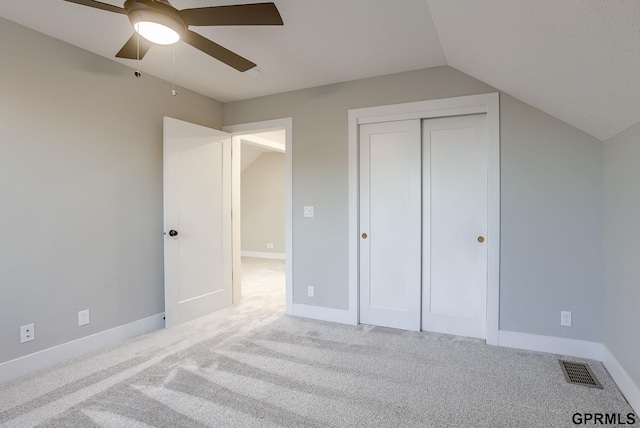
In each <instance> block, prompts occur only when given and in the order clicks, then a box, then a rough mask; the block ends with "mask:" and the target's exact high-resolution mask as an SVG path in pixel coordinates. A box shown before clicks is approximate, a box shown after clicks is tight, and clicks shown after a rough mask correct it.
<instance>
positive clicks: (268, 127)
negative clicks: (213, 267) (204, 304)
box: [222, 117, 293, 315]
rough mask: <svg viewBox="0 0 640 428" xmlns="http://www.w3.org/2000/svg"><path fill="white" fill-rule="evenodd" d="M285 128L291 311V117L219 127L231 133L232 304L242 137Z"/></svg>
mask: <svg viewBox="0 0 640 428" xmlns="http://www.w3.org/2000/svg"><path fill="white" fill-rule="evenodd" d="M278 129H284V130H285V153H284V162H285V167H284V168H285V198H286V207H285V269H286V273H285V278H286V279H285V281H286V313H287V314H288V315H292V314H293V181H292V177H293V175H292V170H293V169H292V159H293V153H292V146H293V144H292V143H293V118H291V117H287V118H282V119H273V120H265V121H261V122H250V123H242V124H237V125H227V126H223V127H222V130H223V131H224V132H228V133H230V134H231V211H232V216H231V228H232V236H233V243H232V246H231V252H232V260H233V265H232V281H233V287H232V288H233V303H237V302H238V301H239V300H240V295H241V292H240V290H241V287H240V279H241V274H242V272H241V261H240V260H241V254H240V251H241V240H240V229H241V221H240V218H241V216H240V209H241V207H240V175H241V173H242V166H241V164H240V156H237V155H236V154H237V153H239V152H240V150H241V141H240V140H241V138H240V137H241V136H242V135H247V134H256V133H260V132H268V131H274V130H278Z"/></svg>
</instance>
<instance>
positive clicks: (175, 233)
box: [169, 229, 178, 236]
mask: <svg viewBox="0 0 640 428" xmlns="http://www.w3.org/2000/svg"><path fill="white" fill-rule="evenodd" d="M176 235H178V231H177V230H173V229H171V230H170V231H169V236H176Z"/></svg>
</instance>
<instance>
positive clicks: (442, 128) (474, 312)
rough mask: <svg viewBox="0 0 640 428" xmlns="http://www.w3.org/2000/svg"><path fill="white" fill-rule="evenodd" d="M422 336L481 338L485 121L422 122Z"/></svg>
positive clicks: (483, 118)
mask: <svg viewBox="0 0 640 428" xmlns="http://www.w3.org/2000/svg"><path fill="white" fill-rule="evenodd" d="M422 169H423V176H422V181H423V195H422V197H423V208H422V209H423V222H422V227H423V229H422V233H423V242H424V246H423V255H422V256H423V276H422V281H423V290H422V292H423V305H422V329H423V330H427V331H433V332H439V333H449V334H455V335H461V336H470V337H478V338H485V337H486V315H487V314H486V301H487V297H486V296H487V241H486V240H487V239H491V237H490V236H487V235H486V233H487V137H486V115H484V114H482V115H472V116H457V117H449V118H441V119H430V120H425V121H424V122H423V168H422Z"/></svg>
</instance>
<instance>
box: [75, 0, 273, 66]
mask: <svg viewBox="0 0 640 428" xmlns="http://www.w3.org/2000/svg"><path fill="white" fill-rule="evenodd" d="M65 1H67V2H69V3H76V4H80V5H83V6H89V7H93V8H95V9H101V10H106V11H108V12H115V13H120V14H123V15H127V16H128V17H129V21H130V22H131V25H133V28H134V29H135V30H136V32H137V34H136V33H134V34H133V35H132V36H131V37H130V38H129V40H128V41H127V42H126V43H125V44H124V46H123V47H122V49H120V51H119V52H118V53H117V54H116V57H117V58H128V59H142V57H143V56H144V55H145V54H146V53H147V51H148V50H149V49H150V48H151V46H153V44H154V43H155V44H161V45H169V44H173V43H176V42H177V41H179V40H183V41H185V42H186V43H188V44H190V45H191V46H193V47H194V48H196V49H199V50H201V51H202V52H204V53H206V54H208V55H210V56H212V57H214V58H216V59H217V60H219V61H222V62H223V63H225V64H227V65H229V66H231V67H233V68H235V69H236V70H238V71H247V70H249V69H251V68H253V67H255V66H256V64H254V63H253V62H251V61H249V60H248V59H246V58H243V57H241V56H240V55H238V54H236V53H234V52H232V51H230V50H229V49H226V48H224V47H222V46H220V45H219V44H217V43H214V42H212V41H211V40H209V39H207V38H205V37H203V36H201V35H200V34H198V33H196V32H193V31H191V30H189V26H195V27H198V26H212V25H216V26H219V25H283V22H282V18H281V17H280V13H279V12H278V9H277V8H276V5H275V4H273V3H254V4H239V5H230V6H212V7H200V8H195V9H182V10H178V9H176V8H174V7H173V6H171V4H169V1H168V0H126V1H125V2H124V6H123V7H118V6H113V5H110V4H107V3H103V2H99V1H95V0H65ZM138 35H139V36H142V37H138Z"/></svg>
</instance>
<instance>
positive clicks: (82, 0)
mask: <svg viewBox="0 0 640 428" xmlns="http://www.w3.org/2000/svg"><path fill="white" fill-rule="evenodd" d="M64 1H67V2H69V3H75V4H81V5H83V6H89V7H93V8H95V9H101V10H106V11H108V12H115V13H122V14H124V15H126V14H127V11H126V10H124V9H123V8H121V7H118V6H112V5H110V4H107V3H102V2H100V1H94V0H64Z"/></svg>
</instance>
